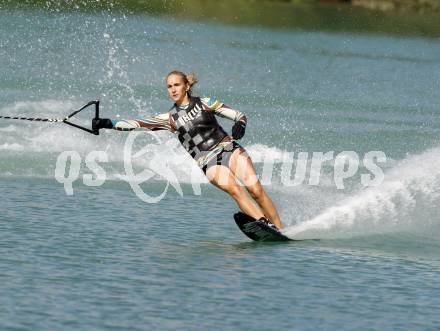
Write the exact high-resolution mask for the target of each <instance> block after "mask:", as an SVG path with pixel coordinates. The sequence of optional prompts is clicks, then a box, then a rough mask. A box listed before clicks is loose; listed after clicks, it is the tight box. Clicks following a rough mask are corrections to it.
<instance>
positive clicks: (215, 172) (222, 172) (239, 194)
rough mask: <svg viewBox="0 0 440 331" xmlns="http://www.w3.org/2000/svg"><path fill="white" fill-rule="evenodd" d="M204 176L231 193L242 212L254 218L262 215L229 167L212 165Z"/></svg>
mask: <svg viewBox="0 0 440 331" xmlns="http://www.w3.org/2000/svg"><path fill="white" fill-rule="evenodd" d="M206 177H207V178H208V180H209V181H210V182H211V183H212V184H214V185H215V186H217V187H218V188H220V189H222V190H223V191H225V192H226V193H228V194H229V195H231V197H232V198H233V199H234V200H235V201H236V202H237V204H238V206H239V208H240V209H241V211H243V213H246V214H248V215H249V216H251V217H253V218H255V219H260V218H261V217H263V216H264V213H263V212H262V211H261V209H260V208H259V207H258V206H257V205H256V204H255V202H254V201H253V200H252V199H251V198H250V197H249V196H248V194H247V193H246V191H245V190H244V188H243V187H242V186H241V185H240V183H238V182H237V180H236V179H235V175H234V174H233V173H232V172H231V170H230V169H229V168H227V167H224V166H222V165H216V166H212V167H210V168H208V170H207V171H206Z"/></svg>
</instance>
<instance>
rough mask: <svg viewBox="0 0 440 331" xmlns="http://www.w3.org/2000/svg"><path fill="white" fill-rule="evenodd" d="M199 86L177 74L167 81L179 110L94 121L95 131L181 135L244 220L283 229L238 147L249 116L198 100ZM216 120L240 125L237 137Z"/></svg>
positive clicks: (190, 77) (208, 100) (193, 79)
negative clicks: (246, 217) (195, 94)
mask: <svg viewBox="0 0 440 331" xmlns="http://www.w3.org/2000/svg"><path fill="white" fill-rule="evenodd" d="M196 83H197V79H196V77H195V76H194V75H186V74H185V73H183V72H181V71H172V72H171V73H169V74H168V75H167V77H166V86H167V90H168V95H169V97H170V98H171V100H172V101H173V102H174V105H173V107H172V108H171V109H170V110H169V111H168V112H167V113H165V114H161V115H158V116H154V117H149V118H145V119H136V120H111V119H105V118H102V119H97V120H93V129H95V130H99V129H116V130H122V131H130V130H136V129H143V130H145V129H146V130H168V131H171V132H173V133H175V134H177V137H178V139H179V141H180V143H181V144H182V146H183V147H184V148H185V150H186V151H187V152H188V153H189V154H190V155H191V156H192V157H193V158H194V160H195V161H196V162H197V164H198V166H199V167H200V168H201V169H202V171H203V172H204V173H205V175H206V177H207V178H208V180H209V181H210V182H211V183H212V184H214V185H215V186H217V187H218V188H220V189H222V190H223V191H225V192H226V193H228V194H229V195H230V196H231V197H232V198H233V199H234V200H235V201H236V202H237V204H238V206H239V208H240V209H241V210H242V211H243V212H244V213H245V214H248V215H249V216H251V217H253V218H254V219H256V220H260V221H263V222H265V223H266V224H267V225H269V226H270V227H277V228H278V229H281V228H282V227H283V226H282V224H281V221H280V218H279V216H278V212H277V210H276V208H275V205H274V203H273V202H272V200H271V198H270V197H269V196H268V195H267V193H266V191H265V190H264V188H263V186H262V185H261V183H260V181H259V180H258V177H257V174H256V172H255V168H254V166H253V164H252V160H251V158H250V157H249V156H248V155H247V153H246V151H245V150H244V149H243V147H241V146H240V144H238V143H237V141H236V140H238V139H241V138H242V137H243V136H244V134H245V130H246V124H247V119H246V116H245V115H244V114H243V113H241V112H240V111H237V110H234V109H232V108H230V107H228V106H226V105H225V104H223V103H222V102H220V101H218V100H216V99H212V98H200V97H193V96H192V88H193V87H194V85H195V84H196ZM215 116H220V117H224V118H227V119H230V120H232V121H234V122H235V123H234V125H233V127H232V135H229V134H227V133H226V131H225V130H224V129H223V128H222V127H221V126H220V125H219V123H218V122H217V119H216V117H215ZM240 182H241V184H242V185H240ZM246 191H247V192H249V194H250V196H249V195H248V194H247V192H246Z"/></svg>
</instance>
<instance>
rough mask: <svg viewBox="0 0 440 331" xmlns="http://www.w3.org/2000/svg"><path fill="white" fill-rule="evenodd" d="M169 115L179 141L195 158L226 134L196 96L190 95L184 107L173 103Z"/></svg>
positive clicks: (212, 114)
mask: <svg viewBox="0 0 440 331" xmlns="http://www.w3.org/2000/svg"><path fill="white" fill-rule="evenodd" d="M170 115H171V117H172V118H173V120H174V123H175V125H176V130H177V131H178V138H179V141H180V143H181V144H182V146H183V147H184V148H185V149H186V150H187V152H188V153H189V154H190V155H191V156H192V157H193V158H194V159H196V160H197V159H198V158H199V157H200V156H201V155H203V154H204V153H203V152H206V151H209V150H210V149H211V148H213V147H214V146H216V145H217V144H218V143H220V142H221V141H222V140H223V139H224V138H225V137H226V136H227V135H228V134H227V133H226V132H225V130H223V128H222V127H221V126H220V124H219V123H218V122H217V119H216V118H215V115H214V113H213V112H208V111H207V110H205V109H204V106H203V104H202V101H201V100H200V98H198V97H190V103H189V106H188V108H186V109H182V108H179V107H178V106H177V105H176V104H174V106H173V108H171V110H170Z"/></svg>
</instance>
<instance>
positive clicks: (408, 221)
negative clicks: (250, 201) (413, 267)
mask: <svg viewBox="0 0 440 331" xmlns="http://www.w3.org/2000/svg"><path fill="white" fill-rule="evenodd" d="M439 184H440V147H436V148H433V149H430V150H427V151H425V152H424V153H422V154H419V155H414V156H409V157H407V158H405V159H404V160H402V161H400V162H398V163H397V164H396V166H395V167H393V168H391V169H390V170H389V171H387V172H386V173H385V179H384V181H383V182H382V184H380V185H379V186H376V187H370V188H366V189H364V190H361V191H360V192H358V193H357V194H355V195H354V196H352V197H349V198H346V199H344V200H342V201H341V202H340V203H339V204H337V205H335V206H333V207H330V208H327V209H326V210H324V211H323V212H322V213H320V214H319V215H317V216H315V217H313V218H312V219H309V220H307V221H304V222H302V223H298V224H295V225H293V226H289V227H287V228H286V229H284V231H283V233H284V234H285V235H287V236H288V237H290V238H292V239H336V238H350V237H354V236H359V235H371V234H379V233H380V234H384V233H393V232H394V233H395V232H420V233H431V234H435V233H437V234H438V233H440V215H439V213H438V212H437V210H438V209H437V208H438V207H439V206H440V186H439ZM433 231H434V233H433Z"/></svg>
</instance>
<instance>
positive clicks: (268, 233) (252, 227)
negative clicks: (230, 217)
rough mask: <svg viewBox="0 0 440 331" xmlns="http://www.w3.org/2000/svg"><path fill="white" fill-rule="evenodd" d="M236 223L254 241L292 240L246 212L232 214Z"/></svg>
mask: <svg viewBox="0 0 440 331" xmlns="http://www.w3.org/2000/svg"><path fill="white" fill-rule="evenodd" d="M234 219H235V223H237V225H238V227H239V228H240V230H241V231H243V233H244V234H245V235H246V236H248V237H249V238H250V239H252V240H255V241H289V240H292V239H290V238H288V237H286V236H285V235H283V234H282V233H281V232H280V231H279V230H276V229H273V228H271V227H270V226H268V225H267V224H265V223H264V222H261V221H257V220H256V219H254V218H252V217H250V216H249V215H247V214H244V213H242V212H238V213H236V214H234Z"/></svg>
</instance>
